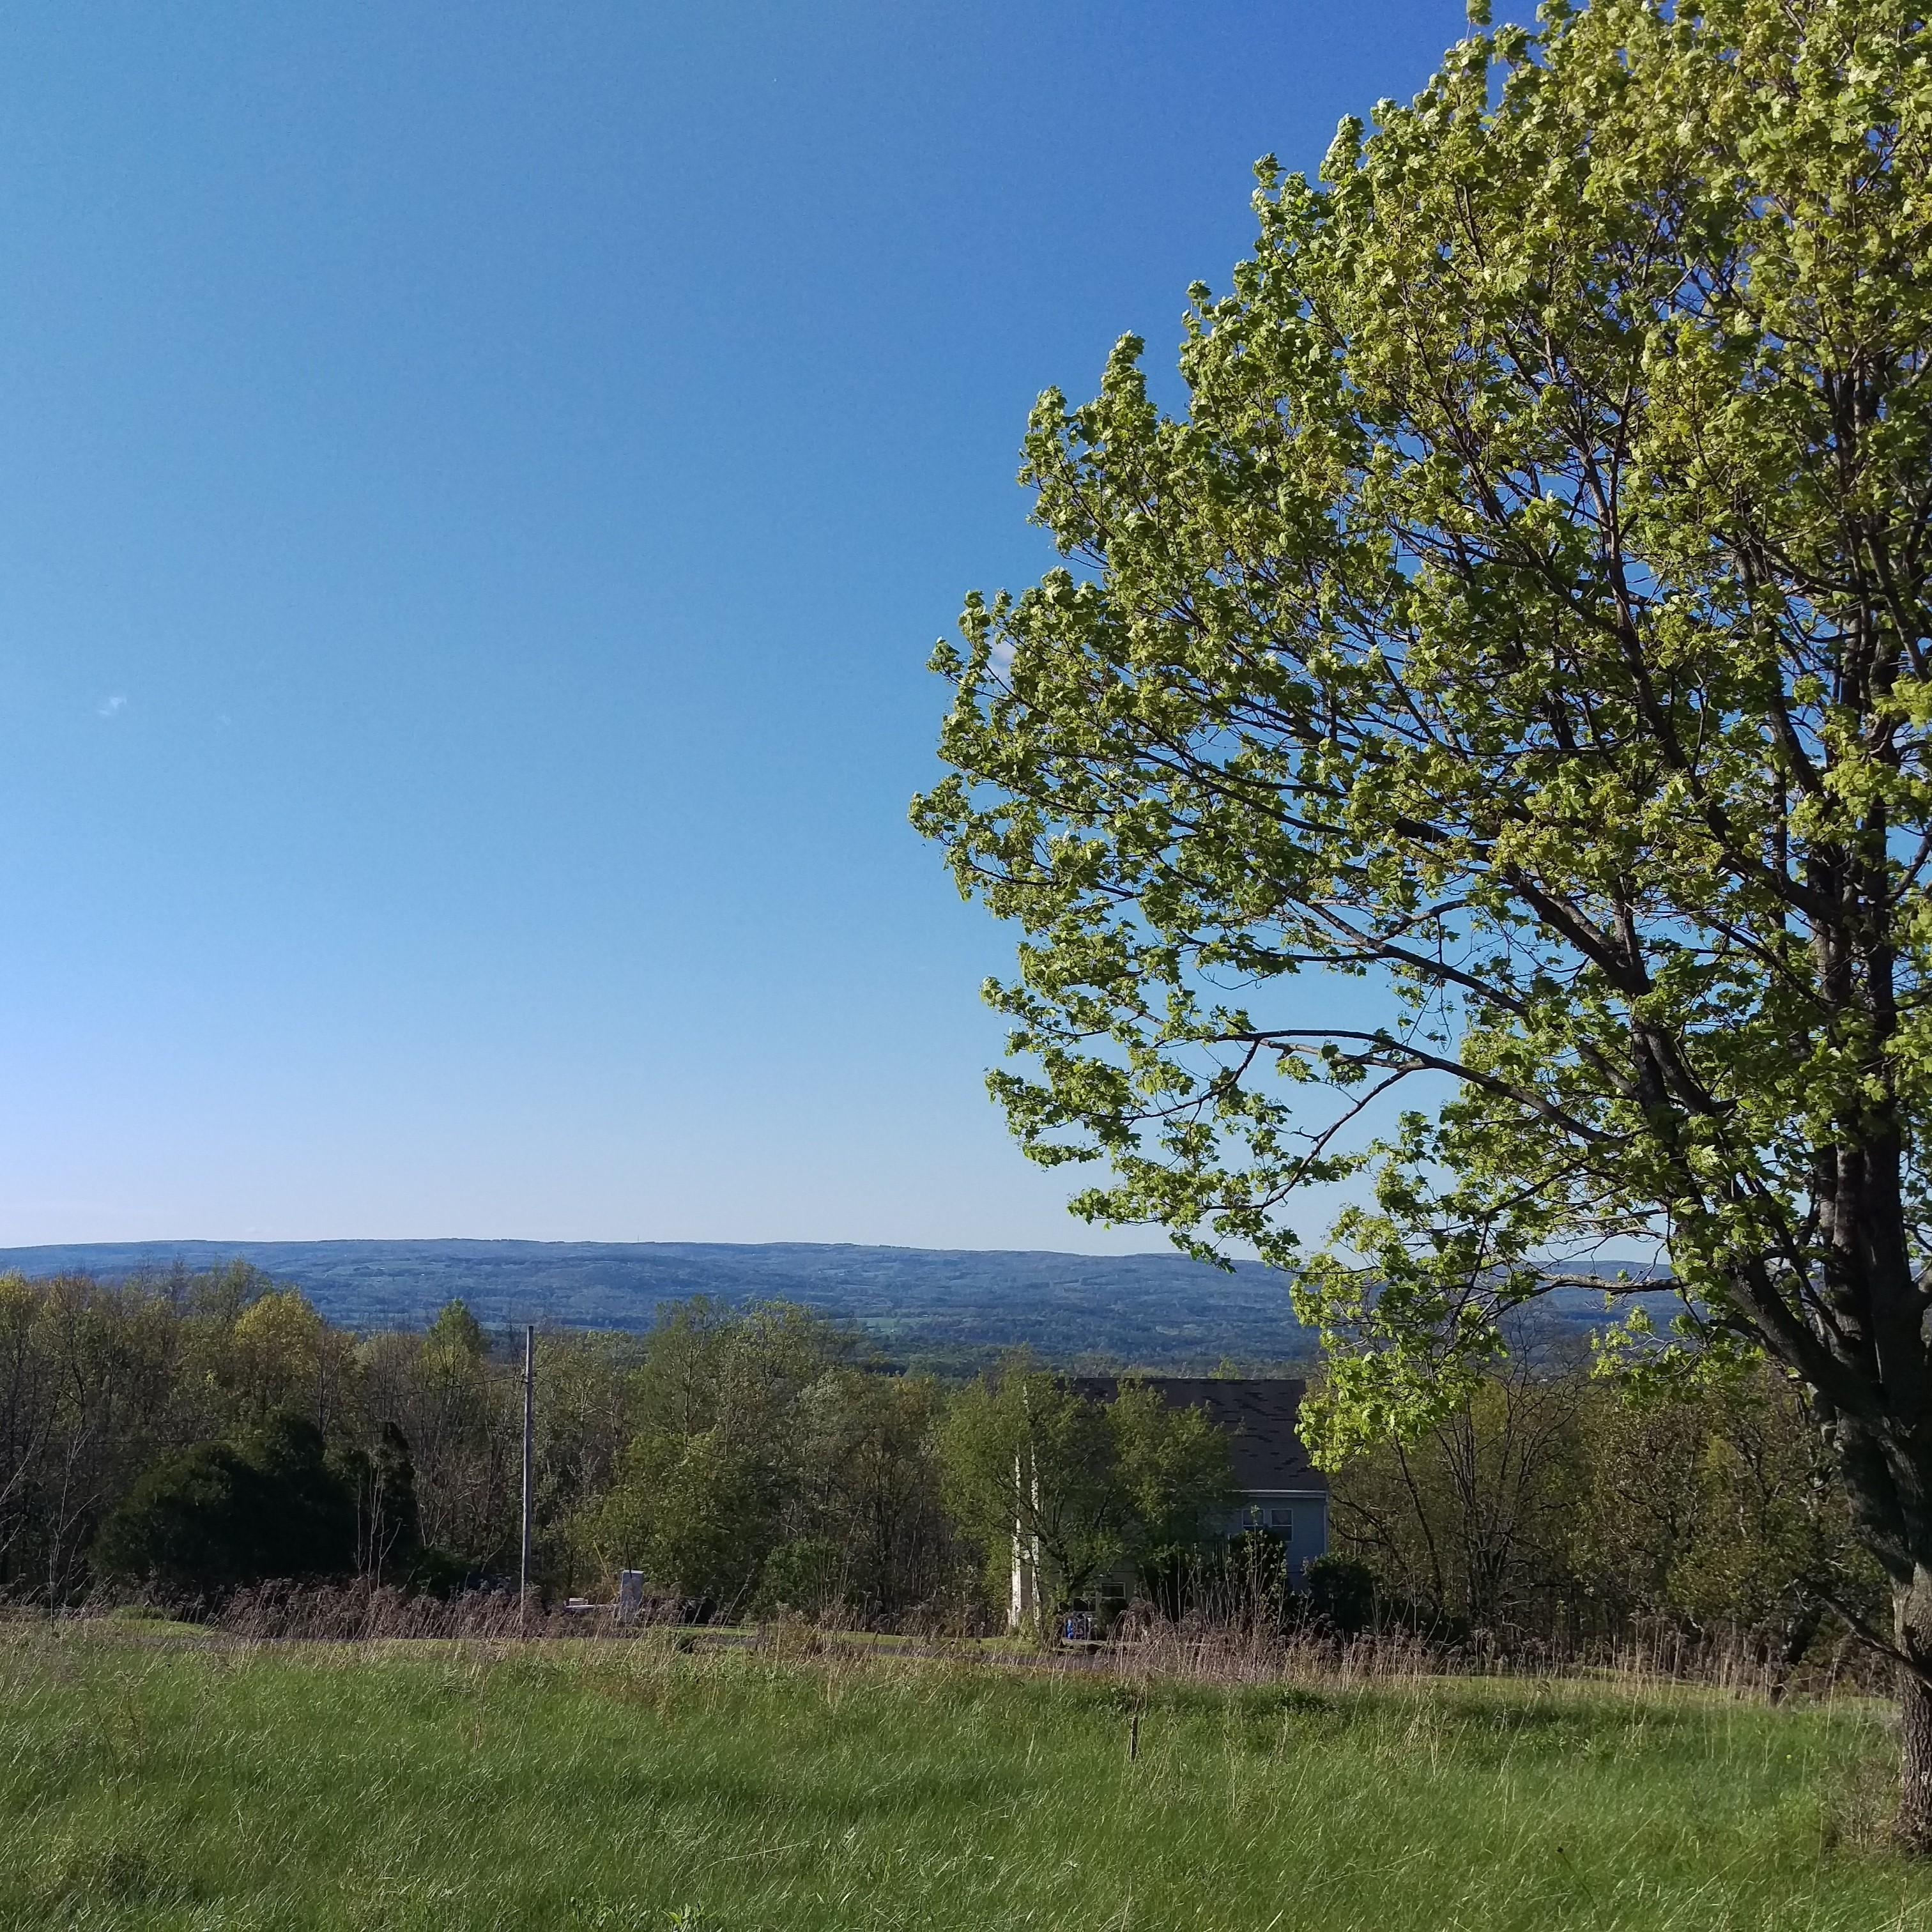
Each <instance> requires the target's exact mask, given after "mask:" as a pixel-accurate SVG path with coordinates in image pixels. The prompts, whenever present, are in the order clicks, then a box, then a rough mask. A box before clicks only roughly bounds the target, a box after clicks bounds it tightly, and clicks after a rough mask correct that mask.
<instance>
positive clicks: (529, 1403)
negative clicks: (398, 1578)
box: [517, 1323, 537, 1630]
mask: <svg viewBox="0 0 1932 1932" xmlns="http://www.w3.org/2000/svg"><path fill="white" fill-rule="evenodd" d="M536 1367H537V1331H536V1328H535V1325H534V1324H533V1323H526V1324H525V1325H524V1328H523V1570H522V1572H521V1574H520V1577H518V1580H517V1621H518V1622H519V1624H520V1625H521V1626H522V1627H523V1628H525V1629H526V1630H527V1629H528V1628H529V1621H530V1520H531V1517H532V1515H533V1514H535V1505H536V1456H535V1434H536V1432H535V1422H536V1402H537V1376H536Z"/></svg>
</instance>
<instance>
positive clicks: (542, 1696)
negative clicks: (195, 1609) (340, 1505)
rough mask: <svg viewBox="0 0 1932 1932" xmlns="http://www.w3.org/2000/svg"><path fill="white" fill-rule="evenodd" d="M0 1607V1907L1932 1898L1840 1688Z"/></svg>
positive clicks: (522, 1917) (1196, 1919) (1921, 1922)
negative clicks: (1756, 1692) (462, 1639)
mask: <svg viewBox="0 0 1932 1932" xmlns="http://www.w3.org/2000/svg"><path fill="white" fill-rule="evenodd" d="M1127 1703H1128V1699H1127V1694H1125V1693H1124V1691H1122V1690H1121V1689H1120V1688H1118V1687H1116V1686H1115V1685H1112V1684H1110V1683H1108V1682H1105V1681H1102V1680H1099V1679H1085V1678H1073V1679H1061V1678H1041V1677H1036V1676H1028V1675H1027V1674H1025V1673H1019V1672H1013V1671H1008V1670H1001V1669H998V1668H989V1667H985V1666H979V1667H974V1666H970V1665H947V1664H921V1663H918V1662H915V1661H910V1660H907V1659H904V1658H900V1659H892V1658H880V1657H876V1656H875V1657H872V1658H862V1657H853V1658H841V1659H837V1660H832V1661H805V1662H794V1663H781V1662H777V1661H772V1660H770V1659H768V1658H761V1657H760V1656H757V1655H751V1654H748V1653H736V1654H733V1653H728V1652H722V1653H711V1654H700V1655H679V1654H677V1653H676V1652H673V1650H671V1649H670V1648H669V1647H667V1646H666V1647H659V1646H656V1645H654V1644H651V1643H638V1644H634V1645H625V1646H581V1647H577V1646H555V1647H548V1646H544V1647H535V1646H533V1647H532V1649H529V1650H527V1651H523V1652H517V1651H514V1650H508V1651H506V1650H502V1649H498V1650H496V1651H490V1650H487V1649H483V1648H481V1647H463V1646H419V1647H417V1648H416V1649H411V1650H409V1651H407V1652H405V1651H404V1650H403V1649H401V1648H400V1647H398V1648H392V1649H377V1648H366V1649H356V1648H352V1647H349V1646H305V1647H300V1648H297V1647H290V1648H287V1649H277V1650H263V1649H254V1650H248V1649H239V1648H231V1649H220V1648H216V1647H212V1646H208V1647H204V1646H202V1645H200V1644H199V1643H179V1642H174V1643H170V1642H169V1641H167V1640H160V1641H153V1640H140V1639H136V1638H133V1637H126V1636H118V1637H117V1636H114V1635H111V1634H106V1633H104V1632H96V1633H93V1634H74V1635H65V1636H46V1635H40V1636H36V1637H20V1636H13V1637H9V1638H8V1639H7V1640H5V1642H4V1643H0V1846H5V1856H4V1858H0V1924H5V1925H7V1926H9V1927H11V1926H23V1927H24V1926H34V1927H40V1926H74V1927H80V1926H141V1927H183V1928H187V1927H196V1928H208V1932H213V1928H216V1927H244V1926H247V1927H272V1926H273V1927H282V1926H288V1927H295V1926H305V1927H307V1926H314V1927H397V1928H401V1927H423V1928H429V1927H436V1928H438V1932H445V1928H452V1927H626V1928H628V1927H637V1928H645V1927H649V1928H652V1932H751V1928H760V1932H762V1928H768V1927H769V1928H778V1932H808V1928H815V1927H853V1928H859V1927H867V1928H871V1927H878V1928H884V1927H904V1928H907V1932H911V1928H917V1932H933V1928H942V1932H943V1928H951V1927H959V1928H962V1932H965V1928H968V1927H970V1928H972V1932H992V1929H993V1928H1001V1927H1049V1928H1051V1927H1069V1928H1075V1927H1077V1928H1081V1932H1103V1929H1104V1928H1109V1927H1121V1928H1125V1927H1148V1928H1160V1929H1163V1932H1164V1928H1169V1927H1216V1928H1220V1927H1226V1928H1229V1932H1234V1928H1239V1932H1303V1929H1304V1928H1307V1932H1316V1928H1320V1932H1351V1928H1357V1927H1361V1928H1371V1927H1372V1928H1374V1932H1409V1928H1415V1932H1454V1928H1459V1927H1467V1928H1472V1932H1477V1928H1479V1932H1512V1928H1519V1927H1520V1928H1523V1932H1531V1928H1535V1932H1546V1928H1549V1927H1564V1926H1574V1927H1591V1928H1592V1932H1636V1929H1637V1928H1643V1932H1650V1928H1655V1927H1672V1928H1679V1932H1722V1928H1729V1927H1754V1928H1756V1927H1776V1928H1778V1932H1813V1928H1821V1929H1822V1928H1825V1927H1832V1928H1842V1932H1881V1928H1884V1927H1899V1928H1906V1927H1926V1928H1927V1932H1932V1873H1921V1872H1920V1871H1918V1870H1914V1869H1912V1867H1909V1866H1907V1865H1906V1864H1902V1863H1901V1862H1900V1861H1897V1859H1895V1858H1894V1857H1893V1856H1892V1855H1891V1854H1889V1853H1888V1852H1885V1851H1884V1850H1883V1849H1882V1848H1880V1847H1879V1846H1877V1845H1876V1843H1874V1842H1873V1832H1874V1828H1875V1824H1876V1817H1877V1805H1878V1802H1879V1797H1878V1794H1879V1793H1882V1789H1883V1784H1884V1779H1885V1772H1886V1770H1887V1760H1888V1752H1889V1743H1888V1739H1887V1737H1886V1736H1885V1721H1884V1716H1883V1714H1882V1712H1879V1711H1877V1710H1876V1709H1873V1708H1871V1707H1870V1706H1841V1707H1838V1708H1836V1709H1829V1710H1827V1709H1816V1708H1814V1709H1789V1710H1785V1711H1778V1712H1774V1711H1771V1710H1768V1709H1758V1708H1754V1707H1750V1706H1741V1705H1739V1704H1736V1703H1730V1702H1727V1701H1724V1700H1718V1699H1717V1698H1715V1697H1709V1696H1705V1695H1699V1694H1690V1693H1684V1692H1676V1693H1673V1692H1667V1691H1646V1692H1643V1693H1628V1692H1619V1691H1614V1690H1611V1689H1607V1688H1605V1689H1595V1690H1593V1689H1589V1688H1584V1687H1580V1686H1578V1685H1498V1684H1496V1683H1493V1682H1467V1683H1465V1682H1448V1681H1438V1682H1424V1683H1421V1684H1418V1685H1414V1686H1412V1687H1409V1688H1401V1689H1393V1690H1372V1691H1364V1690H1346V1691H1310V1690H1307V1689H1303V1688H1292V1687H1282V1688H1274V1689H1271V1690H1268V1691H1256V1690H1239V1691H1235V1690H1230V1691H1220V1690H1205V1689H1196V1688H1180V1687H1175V1688H1170V1689H1167V1690H1162V1689H1160V1688H1156V1689H1154V1691H1152V1692H1151V1693H1150V1694H1149V1695H1148V1700H1147V1705H1146V1709H1145V1715H1143V1717H1142V1721H1141V1729H1140V1755H1139V1760H1138V1761H1137V1762H1134V1763H1130V1762H1129V1760H1128V1757H1127V1715H1126V1710H1127Z"/></svg>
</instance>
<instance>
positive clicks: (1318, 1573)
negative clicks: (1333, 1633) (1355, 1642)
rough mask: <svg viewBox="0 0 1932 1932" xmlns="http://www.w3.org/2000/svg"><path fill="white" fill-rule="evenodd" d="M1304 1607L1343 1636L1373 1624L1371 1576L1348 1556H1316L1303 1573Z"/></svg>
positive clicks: (1370, 1572) (1354, 1634) (1366, 1567)
mask: <svg viewBox="0 0 1932 1932" xmlns="http://www.w3.org/2000/svg"><path fill="white" fill-rule="evenodd" d="M1307 1582H1308V1607H1309V1608H1310V1610H1312V1611H1313V1612H1314V1613H1315V1615H1316V1616H1318V1617H1319V1618H1321V1619H1322V1620H1323V1621H1324V1622H1326V1623H1327V1624H1328V1625H1330V1626H1331V1628H1334V1629H1335V1630H1337V1631H1340V1633H1341V1634H1342V1635H1343V1636H1344V1637H1355V1636H1358V1635H1359V1634H1360V1633H1361V1632H1362V1631H1365V1630H1367V1628H1369V1626H1370V1625H1371V1624H1372V1623H1373V1622H1374V1621H1375V1616H1376V1579H1375V1573H1374V1572H1373V1571H1371V1570H1370V1568H1369V1566H1368V1565H1367V1564H1366V1563H1358V1562H1356V1560H1355V1559H1354V1558H1353V1557H1352V1556H1318V1557H1316V1559H1315V1561H1314V1562H1313V1563H1311V1564H1310V1565H1309V1566H1308V1571H1307Z"/></svg>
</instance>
